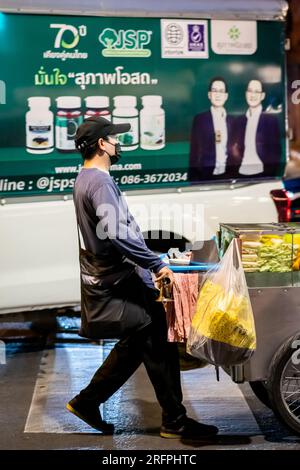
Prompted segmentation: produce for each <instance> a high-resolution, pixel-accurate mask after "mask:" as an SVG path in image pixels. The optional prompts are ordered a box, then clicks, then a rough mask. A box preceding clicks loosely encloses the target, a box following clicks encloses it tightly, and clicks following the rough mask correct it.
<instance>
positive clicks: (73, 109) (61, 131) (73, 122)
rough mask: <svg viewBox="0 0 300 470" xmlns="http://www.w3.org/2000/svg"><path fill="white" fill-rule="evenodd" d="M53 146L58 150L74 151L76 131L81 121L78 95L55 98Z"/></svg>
mask: <svg viewBox="0 0 300 470" xmlns="http://www.w3.org/2000/svg"><path fill="white" fill-rule="evenodd" d="M56 103H57V113H56V119H55V146H56V148H57V150H59V151H60V152H74V151H76V148H75V136H76V131H77V129H78V127H79V126H80V124H81V123H82V122H83V116H82V113H81V98H80V96H60V97H59V98H56Z"/></svg>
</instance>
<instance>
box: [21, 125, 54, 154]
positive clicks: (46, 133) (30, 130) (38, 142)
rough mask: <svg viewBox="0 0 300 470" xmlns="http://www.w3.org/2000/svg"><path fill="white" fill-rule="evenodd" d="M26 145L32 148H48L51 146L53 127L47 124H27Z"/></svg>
mask: <svg viewBox="0 0 300 470" xmlns="http://www.w3.org/2000/svg"><path fill="white" fill-rule="evenodd" d="M26 146H27V147H28V148H30V149H33V150H41V151H43V150H48V149H50V148H52V147H53V127H52V125H51V124H48V125H30V124H29V125H27V132H26Z"/></svg>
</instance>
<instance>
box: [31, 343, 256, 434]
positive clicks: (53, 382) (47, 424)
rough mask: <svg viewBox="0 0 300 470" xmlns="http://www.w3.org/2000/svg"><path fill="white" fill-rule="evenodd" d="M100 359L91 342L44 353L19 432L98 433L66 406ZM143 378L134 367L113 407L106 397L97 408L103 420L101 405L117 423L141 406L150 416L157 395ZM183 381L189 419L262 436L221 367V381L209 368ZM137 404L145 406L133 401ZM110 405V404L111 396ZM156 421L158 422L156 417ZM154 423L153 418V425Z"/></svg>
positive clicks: (148, 419)
mask: <svg viewBox="0 0 300 470" xmlns="http://www.w3.org/2000/svg"><path fill="white" fill-rule="evenodd" d="M103 359H104V351H103V347H102V346H96V345H81V346H74V345H67V346H66V347H57V348H56V349H53V350H52V349H51V350H47V351H45V352H44V354H43V357H42V359H41V366H40V371H39V374H38V377H37V381H36V384H35V389H34V393H33V397H32V402H31V406H30V410H29V413H28V417H27V421H26V425H25V430H24V432H25V433H95V432H97V431H95V430H93V429H92V428H90V427H89V426H88V425H86V424H85V423H83V422H82V421H81V420H79V419H78V418H76V417H75V416H73V415H72V414H71V413H69V412H68V411H67V410H66V409H65V405H66V403H67V402H68V401H69V400H70V399H71V398H73V396H74V395H76V394H77V393H78V392H79V391H80V390H81V389H82V388H84V387H85V386H86V385H87V384H88V382H89V380H90V379H91V377H92V375H93V374H94V372H95V371H96V369H97V368H98V367H99V365H100V364H101V363H102V362H103ZM148 380H149V379H148V378H147V377H146V374H145V371H144V369H143V368H142V369H139V371H138V372H137V374H135V375H134V376H133V377H132V378H131V379H130V380H129V381H128V383H127V384H126V385H125V386H124V387H123V389H122V393H121V395H120V397H119V396H118V394H119V393H120V392H117V394H116V395H115V398H114V400H115V402H116V401H117V403H118V406H115V411H114V410H113V409H111V410H110V400H109V401H108V402H107V404H105V406H104V409H103V407H102V408H101V412H102V415H103V417H104V418H106V415H105V413H106V411H105V408H107V415H108V419H109V418H113V421H115V424H118V423H120V421H122V418H121V416H120V415H119V413H122V414H123V413H124V414H126V413H127V414H128V413H129V414H130V412H134V413H142V412H143V411H142V410H141V409H140V408H139V406H145V405H146V404H147V406H148V409H153V412H154V414H153V416H154V417H155V416H156V415H157V404H156V398H155V395H154V392H153V389H152V387H151V385H150V383H149V386H148V384H147V381H148ZM140 381H143V386H142V387H141V386H139V383H140ZM182 385H183V393H184V401H185V404H186V406H187V408H188V412H189V414H190V415H192V416H193V417H194V418H196V419H199V420H201V421H203V422H205V423H210V424H215V425H216V426H218V427H219V428H220V433H221V434H223V435H233V434H238V435H241V434H242V435H243V434H245V435H257V434H261V431H260V429H259V426H258V424H257V422H256V420H255V418H254V416H253V414H252V411H251V409H250V408H249V406H248V404H247V402H246V400H245V398H244V396H243V394H242V392H241V391H240V389H239V387H238V386H237V385H236V384H234V383H233V382H232V380H231V378H230V377H228V376H227V375H226V374H225V372H223V371H220V382H217V381H216V377H215V371H214V368H213V367H206V368H203V369H196V370H191V371H187V372H184V373H183V374H182ZM141 390H142V392H141ZM120 400H121V402H120ZM125 402H127V403H128V407H127V408H126V410H127V411H125V409H124V408H123V406H124V403H125ZM141 402H143V403H144V404H145V405H138V403H141ZM111 403H112V404H111V407H113V400H111ZM122 403H123V405H122ZM130 404H132V405H130ZM120 407H121V408H120ZM133 410H134V411H133ZM127 418H129V417H127ZM157 419H158V420H159V417H158V415H157ZM129 421H130V420H129ZM155 421H156V419H155ZM150 422H152V418H151V416H147V413H146V415H145V416H143V423H144V424H145V425H146V426H147V423H148V424H149V423H150ZM159 424H160V423H159V422H157V426H159ZM126 427H127V426H126ZM128 431H130V429H128Z"/></svg>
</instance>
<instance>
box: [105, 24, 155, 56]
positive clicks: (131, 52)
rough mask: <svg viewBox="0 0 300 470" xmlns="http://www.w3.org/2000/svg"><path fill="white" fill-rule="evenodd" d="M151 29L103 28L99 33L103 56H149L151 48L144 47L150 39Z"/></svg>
mask: <svg viewBox="0 0 300 470" xmlns="http://www.w3.org/2000/svg"><path fill="white" fill-rule="evenodd" d="M151 36H152V31H146V30H137V31H135V30H133V29H127V30H123V29H120V30H119V31H116V30H115V29H112V28H105V29H104V30H103V31H102V33H101V34H100V35H99V42H100V43H101V44H102V45H103V46H104V49H103V50H102V55H104V57H150V56H151V50H150V49H147V48H145V46H147V45H148V44H149V43H150V41H151Z"/></svg>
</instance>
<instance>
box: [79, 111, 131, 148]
mask: <svg viewBox="0 0 300 470" xmlns="http://www.w3.org/2000/svg"><path fill="white" fill-rule="evenodd" d="M130 127H131V125H130V124H129V123H123V124H122V123H121V124H113V123H112V122H110V121H109V120H108V119H105V118H104V117H100V116H99V117H90V118H88V119H86V120H85V121H84V122H83V123H82V124H81V125H80V126H79V127H78V129H77V132H76V136H75V146H76V148H77V149H78V150H80V151H81V150H84V149H86V148H87V147H89V146H90V145H93V144H95V143H96V142H97V141H98V140H99V139H100V138H101V137H102V138H105V137H107V136H108V135H116V134H123V133H124V132H128V131H129V129H130Z"/></svg>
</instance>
